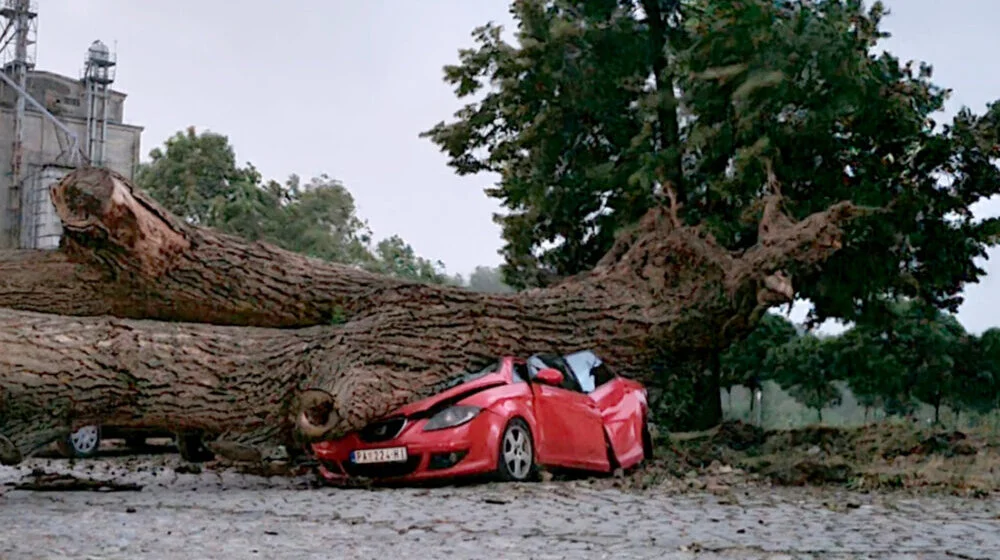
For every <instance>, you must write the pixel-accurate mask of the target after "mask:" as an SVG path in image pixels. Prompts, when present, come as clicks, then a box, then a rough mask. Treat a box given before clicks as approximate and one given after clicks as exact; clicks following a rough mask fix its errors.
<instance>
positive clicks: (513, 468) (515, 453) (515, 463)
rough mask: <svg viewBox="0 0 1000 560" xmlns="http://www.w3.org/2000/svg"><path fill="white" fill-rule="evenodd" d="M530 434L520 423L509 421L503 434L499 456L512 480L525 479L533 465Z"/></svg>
mask: <svg viewBox="0 0 1000 560" xmlns="http://www.w3.org/2000/svg"><path fill="white" fill-rule="evenodd" d="M532 447H533V446H532V444H531V435H530V434H529V433H528V431H527V429H526V428H525V427H524V426H523V425H522V424H521V423H520V422H517V423H511V425H510V426H509V427H508V428H507V431H506V432H505V433H504V436H503V448H502V452H501V457H502V459H503V463H504V466H505V467H506V470H507V472H508V473H509V474H510V477H511V478H512V479H513V480H526V479H527V478H528V476H529V475H530V474H531V469H532V467H533V465H534V458H535V457H534V449H533V448H532Z"/></svg>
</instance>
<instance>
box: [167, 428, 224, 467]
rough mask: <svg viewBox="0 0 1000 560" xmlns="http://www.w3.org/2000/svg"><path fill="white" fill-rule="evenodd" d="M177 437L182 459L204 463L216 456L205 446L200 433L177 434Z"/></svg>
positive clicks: (178, 449)
mask: <svg viewBox="0 0 1000 560" xmlns="http://www.w3.org/2000/svg"><path fill="white" fill-rule="evenodd" d="M176 439H177V451H178V452H179V453H180V455H181V459H184V460H185V461H188V462H189V463H204V462H205V461H211V460H212V459H214V458H215V454H214V453H212V451H211V450H209V449H208V447H206V446H205V440H204V439H203V438H202V435H201V434H200V433H185V434H177V435H176Z"/></svg>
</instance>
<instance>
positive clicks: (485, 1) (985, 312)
mask: <svg viewBox="0 0 1000 560" xmlns="http://www.w3.org/2000/svg"><path fill="white" fill-rule="evenodd" d="M38 3H39V13H40V15H39V44H38V67H39V69H43V70H49V71H53V72H59V73H62V74H68V75H71V76H78V75H79V73H80V69H81V68H82V66H83V59H84V53H85V51H86V49H87V47H88V46H89V45H90V43H91V41H93V40H94V39H101V40H103V41H104V42H106V43H107V44H108V45H109V46H113V47H114V46H115V45H117V53H118V62H119V68H118V79H117V82H116V84H115V88H116V89H119V90H121V91H124V92H126V93H128V94H129V98H128V100H127V101H126V105H125V118H126V121H128V122H130V123H133V124H138V125H142V126H144V127H145V132H144V135H143V149H142V152H143V154H147V153H148V152H149V150H150V149H152V148H153V147H156V146H158V145H160V144H161V143H162V142H163V141H164V140H165V139H166V138H167V137H168V136H170V135H172V134H173V133H174V132H176V131H178V130H181V129H184V128H186V127H188V126H191V125H193V126H195V127H197V128H198V129H200V130H212V131H215V132H220V133H223V134H226V135H228V136H229V138H230V141H231V142H232V144H233V146H234V147H235V149H236V152H237V157H238V159H239V160H240V162H247V161H249V162H252V163H253V164H254V165H256V166H257V167H258V168H259V169H260V170H261V172H262V173H263V174H264V176H265V177H266V178H274V179H284V178H285V177H287V176H288V175H289V174H291V173H297V174H299V175H302V176H303V177H304V178H308V177H310V176H314V175H318V174H321V173H328V174H329V175H331V176H333V177H336V178H338V179H340V180H342V181H343V182H344V183H345V184H346V185H347V187H348V188H349V189H350V191H351V192H352V193H353V194H354V196H355V198H356V200H357V202H358V206H359V214H360V215H361V216H362V217H363V218H365V219H367V220H368V222H369V224H370V225H371V227H372V229H373V230H374V233H375V235H376V236H377V237H380V238H381V237H387V236H389V235H392V234H399V235H401V236H402V237H403V238H404V239H405V240H406V241H407V242H409V243H410V244H412V245H413V246H414V248H415V249H416V250H417V251H418V252H419V253H421V254H422V255H424V256H427V257H430V258H433V259H440V260H442V261H444V262H445V263H446V265H447V267H448V270H449V272H459V273H463V274H466V273H468V272H469V271H470V270H472V269H473V268H474V267H475V266H476V265H479V264H486V265H496V264H499V263H500V257H499V256H498V255H497V249H499V247H500V246H501V240H500V232H499V228H498V227H497V226H496V225H495V224H494V223H493V222H492V220H491V215H492V213H493V212H494V211H496V210H497V209H498V206H497V204H496V203H495V202H494V201H493V200H491V199H489V198H487V197H486V195H485V194H484V193H483V188H484V187H485V186H487V185H488V183H489V182H490V180H491V178H490V177H487V176H483V177H471V178H470V177H465V178H460V177H457V176H455V175H454V174H453V173H452V172H451V170H450V168H448V167H447V166H446V165H445V158H444V156H443V155H441V154H440V153H439V152H438V150H437V148H436V147H435V146H434V145H433V144H431V143H430V142H429V141H427V140H423V139H420V138H418V137H417V135H418V134H419V133H420V132H421V131H423V130H425V129H427V128H429V127H431V126H432V125H434V124H435V123H436V122H438V121H439V120H442V119H449V118H450V117H451V115H452V113H453V112H454V111H455V110H456V109H457V108H458V107H459V105H460V104H459V101H458V100H457V99H456V98H455V97H454V95H453V93H452V91H451V90H450V88H449V87H448V86H447V85H446V84H445V83H444V82H443V80H442V73H441V67H442V66H443V65H444V64H449V63H453V62H455V61H456V57H457V50H458V49H459V48H463V47H467V46H470V45H471V39H470V32H471V31H472V29H473V28H474V27H476V26H478V25H482V24H484V23H486V22H487V21H490V20H493V21H497V22H500V23H504V24H508V23H510V16H509V14H508V12H507V7H508V4H509V2H508V0H423V1H420V2H417V1H413V0H382V1H372V0H369V1H363V2H359V1H346V0H280V1H279V0H241V1H240V2H233V1H232V0H200V1H198V0H172V1H170V2H162V1H154V0H38ZM887 4H888V5H889V7H890V9H891V10H892V12H893V13H892V14H891V15H890V16H889V17H888V18H887V20H886V25H885V27H886V28H887V29H888V30H889V31H891V32H892V33H893V35H894V37H893V38H892V39H891V40H890V41H889V42H887V43H886V48H888V49H889V50H891V51H893V52H894V53H895V54H897V55H898V56H900V57H902V58H904V59H909V58H912V59H918V60H925V61H928V62H930V63H932V64H933V65H934V68H935V76H936V80H937V82H938V83H939V84H942V85H945V86H947V87H951V88H953V89H954V90H955V93H954V97H953V98H952V101H951V104H950V110H951V111H954V110H955V109H957V108H958V107H960V106H962V105H967V106H970V107H972V108H973V109H974V110H976V111H977V112H979V111H982V110H983V108H984V106H985V104H986V103H987V102H988V101H990V100H992V99H996V98H1000V64H998V63H997V62H996V53H997V52H998V51H1000V34H997V32H996V22H997V21H1000V19H998V18H1000V2H998V1H997V0H949V1H947V2H945V1H943V0H889V1H888V2H887ZM982 213H983V215H997V214H1000V202H998V203H991V204H987V205H984V208H983V210H982ZM997 256H998V257H1000V255H997ZM997 260H1000V259H997ZM988 269H989V270H992V271H996V272H994V274H992V275H991V276H989V277H987V278H986V279H985V280H984V281H983V282H982V283H980V284H979V285H974V286H970V287H969V288H968V289H967V296H968V298H967V299H968V301H967V303H966V305H965V306H964V307H963V308H962V310H961V312H960V314H959V318H960V319H961V320H962V322H963V323H965V325H966V327H967V328H969V329H971V330H973V331H977V332H978V331H981V330H982V329H984V328H988V327H990V326H993V325H997V324H1000V320H998V319H997V318H996V317H997V316H1000V299H998V298H991V297H990V294H993V293H995V292H996V290H997V288H998V287H1000V282H998V281H997V274H1000V265H997V263H996V262H990V263H989V264H988ZM991 300H992V301H991ZM804 311H805V309H803V308H797V309H796V311H795V312H794V313H793V317H796V318H799V317H801V316H802V314H803V313H804Z"/></svg>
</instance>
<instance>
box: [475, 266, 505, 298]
mask: <svg viewBox="0 0 1000 560" xmlns="http://www.w3.org/2000/svg"><path fill="white" fill-rule="evenodd" d="M469 289H470V290H474V291H476V292H485V293H493V294H504V293H510V292H512V291H513V289H512V288H511V287H510V286H508V285H507V284H504V281H503V273H502V272H500V269H498V268H491V267H488V266H477V267H476V269H475V270H473V271H472V274H470V275H469Z"/></svg>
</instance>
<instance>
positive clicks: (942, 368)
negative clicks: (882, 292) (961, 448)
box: [722, 300, 1000, 422]
mask: <svg viewBox="0 0 1000 560" xmlns="http://www.w3.org/2000/svg"><path fill="white" fill-rule="evenodd" d="M886 309H887V310H888V312H889V313H890V314H889V315H886V316H884V317H883V321H881V322H879V323H865V324H859V325H856V326H854V327H852V328H850V329H848V330H847V331H846V332H844V333H842V334H841V335H839V336H832V337H824V338H820V337H817V336H815V335H813V334H808V333H807V334H802V335H799V334H798V333H797V331H795V330H794V327H792V326H791V325H790V324H788V323H787V322H786V321H785V320H784V319H783V318H781V317H779V316H776V315H768V316H766V317H765V319H764V320H763V321H762V322H761V325H760V327H758V330H757V331H755V332H754V333H753V334H752V335H751V336H750V337H748V338H747V339H745V340H743V341H741V342H739V343H737V344H734V345H733V346H731V347H730V348H729V349H728V350H727V351H726V352H725V353H724V354H723V356H722V362H723V364H724V365H723V374H724V383H723V385H724V386H725V387H727V388H731V387H734V386H741V387H745V388H747V389H749V390H751V397H752V394H753V393H752V391H753V390H756V389H760V388H761V387H763V385H764V383H765V382H767V381H773V382H775V383H777V384H778V386H779V387H780V388H781V389H782V390H784V391H785V392H787V393H788V394H789V395H790V396H791V397H792V398H794V399H796V400H797V401H799V402H800V403H802V404H803V405H805V406H807V407H809V408H811V409H813V410H814V411H816V412H817V413H818V414H821V412H822V410H823V409H824V408H827V407H830V406H834V405H836V404H837V403H839V401H840V399H841V396H842V394H843V392H844V390H843V389H842V388H841V387H840V386H841V385H842V384H843V385H846V387H844V388H845V389H846V390H848V391H849V392H850V394H851V396H852V398H853V399H856V401H857V403H858V404H859V405H860V406H862V407H864V409H865V410H866V416H867V415H868V413H871V412H872V411H875V410H883V411H884V412H885V413H887V414H890V415H907V416H911V415H913V414H914V413H915V411H917V410H918V409H919V408H920V407H921V406H927V407H929V409H930V410H931V411H932V412H933V415H934V420H935V422H937V421H940V418H941V411H942V409H943V408H945V407H947V408H948V409H949V410H950V411H951V412H952V413H953V414H956V415H960V414H962V413H963V412H971V413H976V414H986V413H990V412H993V411H996V410H997V409H998V407H1000V366H998V364H1000V329H990V330H988V331H986V332H985V333H983V334H982V336H979V337H977V336H975V335H972V334H969V333H967V332H966V331H965V329H964V328H963V327H962V325H961V324H959V322H958V321H957V320H956V319H955V317H954V316H952V315H949V314H947V313H943V312H941V311H940V310H938V309H936V308H934V307H933V306H929V305H926V304H920V303H919V302H916V301H910V300H900V301H897V302H894V303H892V304H891V305H889V306H887V308H886ZM789 329H791V330H789ZM751 410H752V408H751Z"/></svg>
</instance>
